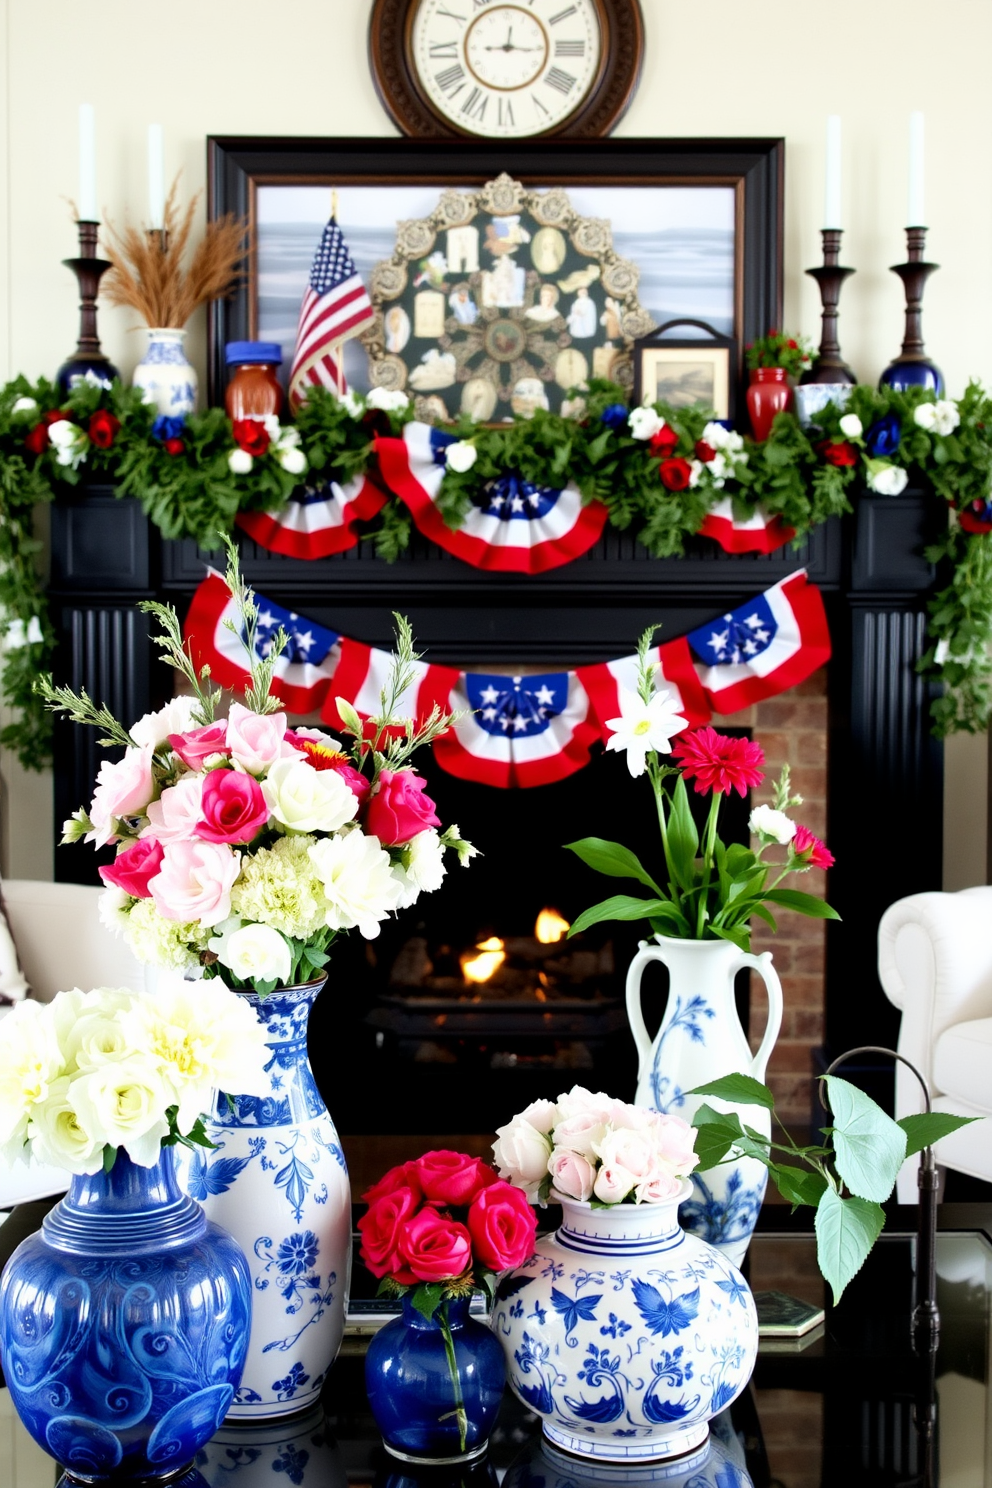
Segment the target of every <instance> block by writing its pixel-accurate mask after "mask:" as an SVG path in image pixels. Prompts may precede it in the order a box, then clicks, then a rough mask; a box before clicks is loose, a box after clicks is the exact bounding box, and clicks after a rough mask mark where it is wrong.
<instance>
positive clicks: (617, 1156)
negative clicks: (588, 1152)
mask: <svg viewBox="0 0 992 1488" xmlns="http://www.w3.org/2000/svg"><path fill="white" fill-rule="evenodd" d="M653 1138H654V1133H653V1132H652V1131H650V1130H647V1131H632V1130H631V1129H630V1128H629V1127H620V1128H619V1129H616V1128H615V1129H613V1130H612V1131H607V1132H606V1134H605V1135H604V1136H603V1137H602V1138H601V1140H600V1141H599V1142H598V1143H597V1144H596V1156H597V1157H598V1158H599V1160H600V1162H601V1163H602V1165H603V1168H608V1169H610V1170H611V1171H620V1170H622V1171H623V1172H624V1173H629V1174H630V1175H631V1176H632V1177H633V1178H634V1179H636V1180H637V1181H638V1182H641V1181H642V1180H643V1179H645V1178H647V1177H648V1175H649V1174H650V1173H651V1171H652V1169H653V1168H654V1166H655V1163H656V1162H657V1143H656V1141H655V1140H653ZM607 1202H608V1203H615V1202H616V1200H612V1199H611V1200H607Z"/></svg>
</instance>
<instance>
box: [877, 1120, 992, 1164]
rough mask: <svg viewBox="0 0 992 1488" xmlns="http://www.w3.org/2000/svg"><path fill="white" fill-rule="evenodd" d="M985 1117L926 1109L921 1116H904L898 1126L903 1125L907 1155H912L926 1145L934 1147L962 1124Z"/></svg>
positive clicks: (966, 1124)
mask: <svg viewBox="0 0 992 1488" xmlns="http://www.w3.org/2000/svg"><path fill="white" fill-rule="evenodd" d="M983 1119H984V1118H983V1117H981V1116H952V1115H951V1113H950V1112H949V1111H930V1112H926V1111H924V1112H921V1114H920V1115H919V1116H904V1117H903V1118H902V1120H901V1121H897V1122H896V1126H901V1127H902V1129H903V1131H904V1132H905V1133H906V1156H907V1157H912V1156H913V1154H914V1153H916V1152H922V1151H923V1149H924V1147H932V1146H933V1144H934V1142H939V1141H940V1139H941V1137H947V1136H950V1134H951V1132H954V1131H958V1130H960V1128H961V1127H962V1126H970V1124H971V1122H973V1121H982V1120H983Z"/></svg>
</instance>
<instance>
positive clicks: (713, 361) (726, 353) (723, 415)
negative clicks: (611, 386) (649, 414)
mask: <svg viewBox="0 0 992 1488" xmlns="http://www.w3.org/2000/svg"><path fill="white" fill-rule="evenodd" d="M685 326H689V327H692V328H694V329H695V331H696V332H697V334H696V335H694V336H687V335H686V334H685V333H684V331H683V333H682V334H681V335H679V334H678V332H679V331H680V330H682V328H683V327H685ZM699 333H702V334H699ZM666 352H667V353H675V356H674V357H671V356H670V357H668V358H665V357H664V356H663V355H662V354H663V353H666ZM680 353H681V357H680V355H679V354H680ZM707 353H708V354H709V355H707ZM666 360H667V361H669V362H672V363H674V362H677V361H679V360H681V361H682V362H683V363H684V364H691V363H693V362H698V363H700V364H701V367H702V366H706V365H709V366H710V367H711V368H712V374H713V376H712V392H711V393H710V394H709V395H708V396H707V397H705V398H701V399H699V400H698V403H699V406H705V407H707V408H712V409H713V410H714V412H715V413H716V416H717V418H718V419H730V420H733V418H734V417H735V416H736V411H737V403H738V388H737V384H738V381H739V377H740V362H739V343H738V341H737V338H736V337H735V336H721V335H720V333H719V331H715V330H714V329H713V327H712V326H709V325H707V324H706V323H705V321H701V320H673V321H668V322H667V323H666V324H665V325H662V326H659V327H658V328H657V330H654V331H652V332H651V333H650V335H648V336H640V337H638V339H637V340H636V341H635V342H634V406H635V407H639V406H640V405H641V404H642V403H655V402H660V403H667V404H669V405H670V406H671V407H673V408H681V407H688V406H691V403H693V402H697V400H695V399H692V400H690V399H688V398H686V399H683V398H680V397H678V396H675V397H672V396H670V395H669V394H668V393H667V392H666V390H665V389H664V388H662V387H660V386H659V383H660V379H659V377H658V372H659V370H660V366H662V365H663V364H664V361H666Z"/></svg>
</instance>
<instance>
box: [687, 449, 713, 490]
mask: <svg viewBox="0 0 992 1488" xmlns="http://www.w3.org/2000/svg"><path fill="white" fill-rule="evenodd" d="M717 458H719V456H718V457H717ZM704 469H705V466H704V465H703V462H702V460H690V461H689V488H690V490H691V489H692V488H693V487H695V486H698V485H699V477H700V476H701V475H702V473H703V470H704Z"/></svg>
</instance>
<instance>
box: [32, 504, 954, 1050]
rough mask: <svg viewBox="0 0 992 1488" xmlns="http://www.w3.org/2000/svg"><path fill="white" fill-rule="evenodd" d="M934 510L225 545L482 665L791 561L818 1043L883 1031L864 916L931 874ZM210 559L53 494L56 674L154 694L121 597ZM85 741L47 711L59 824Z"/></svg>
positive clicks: (281, 591) (326, 616) (111, 691)
mask: <svg viewBox="0 0 992 1488" xmlns="http://www.w3.org/2000/svg"><path fill="white" fill-rule="evenodd" d="M940 520H941V511H940V508H939V506H938V503H937V502H935V501H934V500H933V498H932V497H929V496H928V495H927V494H925V493H924V492H922V491H913V490H908V491H907V492H906V493H905V494H904V495H902V496H898V497H878V496H869V495H863V496H862V497H861V498H860V499H859V500H858V501H857V504H856V510H855V512H854V515H853V516H851V517H847V518H844V519H841V520H837V519H833V520H831V521H830V522H828V523H827V524H826V525H825V526H823V527H820V528H817V529H816V530H815V531H814V532H812V533H811V534H810V536H809V539H808V540H807V541H806V542H804V543H803V545H802V546H801V548H800V549H799V550H798V551H794V550H792V549H791V548H785V549H780V550H779V551H778V552H777V553H774V554H772V555H770V556H768V557H762V556H756V555H743V556H732V555H729V554H726V553H723V552H722V551H721V550H720V549H718V548H717V547H716V546H715V544H713V543H712V542H709V541H707V540H705V539H694V540H692V541H691V542H690V544H689V551H688V552H687V554H686V556H685V557H683V558H680V559H655V558H651V557H650V556H649V555H648V554H647V553H646V551H645V550H644V549H643V548H639V547H638V546H637V544H636V543H635V542H634V540H633V539H632V538H631V537H629V536H627V535H626V534H622V533H616V532H614V531H612V529H608V531H607V532H606V534H605V535H604V537H603V539H602V540H601V542H600V544H599V546H598V547H597V548H596V549H594V550H593V551H592V552H590V553H589V554H587V555H586V556H585V557H584V558H581V559H579V560H577V561H576V562H573V563H571V564H568V565H566V566H565V567H563V568H559V569H556V570H554V571H553V572H551V573H548V574H544V575H541V576H539V577H527V576H515V575H507V574H487V573H483V572H480V571H479V570H476V569H473V568H470V567H468V566H467V565H466V564H464V563H462V562H460V561H459V560H458V559H456V558H454V557H452V556H450V555H449V554H446V553H443V552H441V551H440V550H439V549H437V548H435V547H434V546H433V545H431V544H429V543H428V542H426V541H425V540H424V539H422V538H420V537H419V536H417V535H416V534H415V535H414V538H413V541H412V543H411V547H410V549H409V551H408V552H407V553H405V554H404V555H403V556H402V557H401V558H400V559H399V561H398V562H396V563H395V564H392V565H390V564H387V563H384V562H382V561H380V560H378V559H376V558H375V556H374V554H373V553H372V551H371V547H370V545H369V544H364V543H363V544H360V545H359V546H358V547H357V548H354V549H352V550H350V551H349V552H347V553H344V554H340V555H337V556H335V557H333V558H328V559H324V560H321V561H318V562H311V563H308V562H303V561H300V560H295V559H289V558H283V557H280V556H277V555H275V554H272V553H269V552H267V551H266V550H265V549H262V548H259V547H257V546H256V545H255V544H254V543H252V542H250V541H249V540H248V539H247V538H245V537H244V536H242V538H241V541H240V547H241V554H242V565H243V569H244V572H245V575H246V577H247V578H248V580H249V581H250V582H251V583H252V584H254V585H256V586H257V587H258V589H259V590H260V591H261V592H262V593H264V594H266V595H268V596H270V597H271V598H273V599H275V600H277V601H279V602H282V603H285V604H287V605H288V606H289V607H290V608H293V609H296V610H299V611H300V612H302V613H304V614H307V615H310V616H312V617H313V618H314V619H315V620H318V621H320V622H322V623H324V624H326V625H328V626H329V627H330V628H331V629H334V630H337V631H341V632H343V633H345V634H350V635H354V636H355V637H356V638H357V639H360V640H362V641H365V642H368V643H370V644H373V645H377V646H387V647H388V645H389V643H390V639H391V633H392V619H391V613H392V611H394V610H401V611H403V612H404V613H406V614H407V615H408V616H409V617H410V620H411V622H412V624H413V628H414V634H415V636H416V638H417V642H418V644H419V646H420V648H421V649H422V650H423V651H424V652H425V653H426V654H427V655H428V657H429V658H430V659H433V660H436V661H439V662H446V663H448V664H456V665H461V666H480V667H481V666H490V665H492V666H499V665H500V664H502V665H513V664H514V663H537V662H543V663H546V664H547V665H548V666H549V667H562V668H564V667H570V666H574V665H577V664H582V663H586V662H593V661H600V660H606V659H609V658H612V657H615V656H619V655H624V654H626V653H629V652H630V651H632V650H633V648H634V642H635V640H636V637H637V636H638V635H639V634H640V632H641V631H642V630H643V629H644V627H645V626H646V625H649V624H653V623H660V624H661V625H662V627H663V629H662V636H663V637H665V636H669V637H674V636H677V635H679V634H682V633H683V632H685V631H686V630H688V629H691V628H693V627H695V626H697V625H702V624H705V623H706V622H707V621H708V620H710V619H712V618H714V617H715V616H716V615H718V614H720V613H721V612H722V611H724V610H727V609H729V608H731V607H733V606H735V605H738V604H742V603H744V602H745V601H746V600H747V599H748V598H749V597H750V596H752V595H753V594H755V593H756V592H758V591H759V590H762V589H765V588H767V587H768V586H769V585H770V584H773V583H775V582H776V581H777V580H778V579H780V578H783V577H785V576H786V575H787V574H789V573H791V572H793V570H794V569H796V568H797V567H800V566H805V567H806V568H807V570H808V572H809V576H810V578H811V579H812V580H813V581H814V582H815V583H816V584H818V585H819V586H820V588H821V590H822V591H823V594H824V598H825V602H826V607H827V612H828V616H829V621H830V628H831V635H832V637H833V651H834V654H833V660H832V661H831V663H830V667H829V720H830V721H829V728H830V738H829V768H828V840H829V842H830V846H831V849H832V850H833V851H834V853H835V854H836V857H837V866H836V868H835V869H834V870H832V873H831V886H830V897H831V901H832V903H833V904H834V905H835V906H836V907H837V909H838V911H839V913H840V914H841V916H842V917H843V920H842V923H841V924H840V925H835V924H831V925H830V926H829V927H828V962H827V1041H828V1045H829V1046H830V1047H831V1048H844V1047H850V1046H851V1045H853V1044H864V1043H873V1042H874V1043H882V1044H885V1043H891V1042H892V1040H893V1038H894V1036H895V1017H896V1015H895V1014H894V1011H893V1009H891V1008H890V1007H889V1004H888V1003H887V1002H886V1000H885V998H884V996H883V994H882V992H881V989H880V987H879V984H878V980H877V975H876V970H875V966H876V934H877V928H878V921H879V918H880V916H881V914H882V912H883V910H884V909H885V908H886V907H887V906H888V905H889V904H890V903H892V901H893V900H895V899H898V898H900V897H902V896H903V895H905V894H910V893H915V892H919V891H920V890H924V889H933V888H939V887H940V886H941V852H942V819H943V751H942V748H941V746H940V745H939V744H938V743H937V742H936V741H935V740H934V739H933V738H932V736H931V735H930V732H929V717H928V708H929V691H928V687H927V686H926V684H925V683H924V682H923V681H922V680H921V679H920V678H919V677H918V675H917V674H916V670H915V664H916V661H917V659H918V658H919V656H920V655H921V654H922V652H923V650H924V636H925V610H926V600H927V597H928V594H929V592H930V591H931V590H932V586H933V582H934V571H933V569H932V568H931V567H930V565H929V564H928V563H927V562H926V561H925V559H924V557H923V556H922V555H923V548H924V546H925V544H926V543H927V542H928V541H930V540H931V538H932V536H933V529H934V527H935V524H937V523H939V522H940ZM209 561H210V555H206V554H202V553H200V552H198V551H197V550H196V548H195V546H194V545H193V544H192V543H190V542H172V541H166V540H164V539H162V537H161V536H160V534H159V532H158V530H157V529H156V528H155V527H154V526H152V525H151V524H150V523H149V522H148V521H147V520H146V518H145V517H144V515H143V514H142V511H141V508H140V506H139V505H138V503H137V502H135V501H133V500H118V499H116V498H115V497H114V495H113V492H112V491H111V490H110V489H108V488H106V487H100V486H91V487H89V488H79V489H76V490H74V491H72V492H70V493H68V494H67V495H66V496H65V497H64V498H62V499H60V500H59V502H58V503H57V504H56V506H55V507H54V509H53V513H52V578H51V589H50V599H51V605H52V615H53V620H54V623H55V626H56V629H57V632H58V636H59V641H60V644H59V647H58V651H57V653H56V669H57V674H56V680H57V681H59V682H63V683H67V684H68V685H70V686H72V687H73V688H77V689H78V688H81V687H85V688H86V689H87V690H88V691H89V693H90V694H91V696H93V697H94V698H96V699H98V700H100V701H102V702H106V703H108V704H109V706H110V707H111V709H112V710H113V712H114V713H115V714H116V715H117V716H118V717H121V718H125V719H134V718H137V717H139V716H140V715H141V714H142V713H144V712H146V711H148V710H149V709H150V708H152V707H157V706H160V705H161V703H162V702H163V701H164V700H165V697H166V696H167V694H168V693H169V691H170V689H171V677H170V674H169V672H168V671H167V669H166V668H165V667H163V666H162V665H160V664H159V663H158V662H157V661H156V659H155V658H156V655H157V653H155V652H154V650H153V648H152V646H151V644H150V641H149V634H148V632H149V626H148V620H147V617H146V616H145V615H144V614H143V613H142V612H141V611H140V610H139V609H138V608H137V606H138V603H139V602H140V601H141V600H143V599H160V600H168V601H171V602H172V603H173V604H175V606H176V607H177V609H178V610H179V612H180V613H181V614H183V613H185V610H186V608H187V606H188V604H189V600H190V597H191V595H192V593H193V591H194V589H195V588H196V586H197V584H198V583H199V582H200V580H201V579H202V577H203V574H204V565H205V563H206V562H209ZM99 757H100V750H99V749H98V747H97V745H96V743H95V741H94V739H93V738H92V737H90V736H89V734H84V733H83V732H82V731H81V730H79V729H78V728H74V727H72V726H71V725H66V724H62V723H60V724H58V725H57V727H56V735H55V807H56V813H55V815H56V821H57V822H59V823H60V822H61V821H62V820H63V819H64V818H65V817H67V816H68V815H69V814H70V813H71V812H72V811H73V810H74V809H75V808H76V807H77V806H78V805H79V804H80V803H81V802H84V801H88V800H89V799H90V797H91V795H92V789H93V781H94V777H95V774H96V770H97V767H98V764H99ZM534 794H535V797H536V796H537V795H538V794H539V792H535V793H534ZM535 804H536V802H535ZM55 862H56V870H55V876H56V878H57V879H59V880H69V881H76V882H95V881H96V873H95V860H94V857H93V855H92V854H91V853H89V852H82V851H80V849H78V848H76V849H71V848H57V849H56V854H55Z"/></svg>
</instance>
